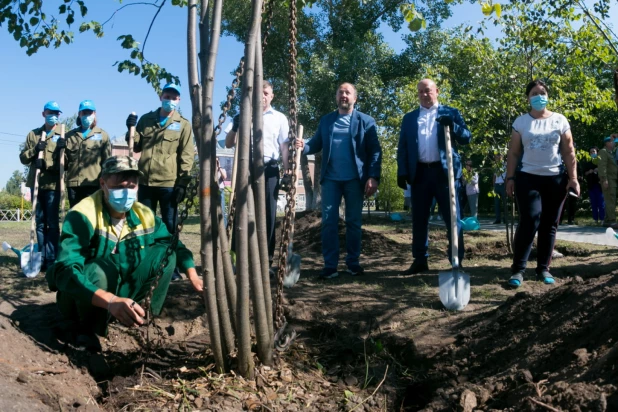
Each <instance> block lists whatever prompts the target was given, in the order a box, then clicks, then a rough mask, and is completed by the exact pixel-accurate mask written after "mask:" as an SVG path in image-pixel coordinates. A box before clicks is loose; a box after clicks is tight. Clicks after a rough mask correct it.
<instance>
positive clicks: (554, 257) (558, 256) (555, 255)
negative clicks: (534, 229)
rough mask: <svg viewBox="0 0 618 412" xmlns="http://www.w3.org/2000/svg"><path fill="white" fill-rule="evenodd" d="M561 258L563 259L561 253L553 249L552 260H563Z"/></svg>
mask: <svg viewBox="0 0 618 412" xmlns="http://www.w3.org/2000/svg"><path fill="white" fill-rule="evenodd" d="M563 257H564V255H563V254H562V253H560V252H558V251H557V250H555V249H554V250H553V252H551V258H552V259H560V258H563Z"/></svg>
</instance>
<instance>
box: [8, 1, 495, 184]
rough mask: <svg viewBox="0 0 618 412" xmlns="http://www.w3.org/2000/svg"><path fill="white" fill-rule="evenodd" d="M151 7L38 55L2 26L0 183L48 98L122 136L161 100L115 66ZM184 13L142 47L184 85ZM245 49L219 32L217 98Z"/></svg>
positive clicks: (95, 9)
mask: <svg viewBox="0 0 618 412" xmlns="http://www.w3.org/2000/svg"><path fill="white" fill-rule="evenodd" d="M87 4H88V7H89V11H88V16H87V17H89V18H92V19H94V20H98V21H104V20H106V19H107V18H108V17H109V16H111V15H112V14H113V12H114V11H115V10H116V9H117V8H118V3H117V2H115V1H109V0H108V1H101V0H99V1H96V2H95V1H90V2H88V3H87ZM124 4H126V2H125V3H124ZM154 12H155V8H154V7H152V6H133V7H128V8H126V9H124V10H122V11H120V12H119V13H117V14H116V16H115V17H114V18H113V19H112V20H111V21H110V22H109V23H108V24H107V25H106V26H105V36H104V37H103V38H101V39H97V38H96V37H95V36H94V34H92V33H83V34H79V33H76V35H75V41H74V43H72V44H70V45H63V46H61V47H60V48H58V49H53V48H50V49H40V50H39V52H38V53H36V54H35V55H33V56H27V55H26V53H25V49H22V48H20V47H19V44H18V43H17V42H16V41H14V40H13V38H12V36H10V35H9V34H8V32H7V30H6V27H5V26H3V27H1V28H0V44H1V45H2V52H3V53H2V54H3V58H2V59H0V73H1V74H2V81H3V82H4V84H3V90H4V93H3V94H4V96H5V103H4V105H3V106H4V107H3V110H2V111H0V113H1V114H0V164H1V165H2V167H1V168H0V187H2V188H3V187H4V185H5V184H6V181H7V180H8V179H9V177H10V176H11V175H12V173H13V171H14V170H23V166H22V165H21V163H20V162H19V148H18V146H19V144H20V143H21V142H23V141H24V140H25V136H26V135H27V133H28V132H29V131H30V130H32V129H33V128H36V127H39V126H41V125H42V124H43V118H42V116H41V112H42V109H43V105H44V103H45V102H47V101H49V100H56V101H58V103H59V104H60V107H61V108H62V110H63V112H64V113H63V115H65V116H70V115H73V114H74V113H76V112H77V108H78V105H79V102H80V101H82V100H84V99H91V100H93V101H94V102H95V104H96V107H97V117H98V124H99V125H100V126H101V127H102V128H103V129H104V130H106V131H107V132H108V133H109V134H110V136H122V135H124V133H125V131H126V127H125V120H126V117H127V115H128V114H129V113H130V112H132V111H135V112H136V113H137V114H138V115H142V114H144V113H147V112H149V111H151V110H153V109H155V108H157V107H158V106H159V104H160V102H159V100H158V96H157V95H156V93H155V92H154V90H153V89H152V87H151V86H150V85H148V84H147V83H146V82H145V81H144V80H143V79H142V78H141V77H136V76H133V75H130V74H127V73H118V71H117V69H116V67H113V66H112V64H113V63H114V62H116V61H118V60H124V59H125V58H127V57H128V51H127V50H124V49H122V48H121V47H120V45H119V42H118V41H117V40H116V38H117V37H118V36H120V35H122V34H129V33H131V34H133V36H134V37H135V39H136V40H138V41H141V40H142V39H143V37H144V36H145V34H146V31H147V29H148V25H149V24H150V21H151V16H152V15H153V14H154ZM482 19H483V15H482V13H481V11H480V6H479V5H478V4H473V5H471V4H464V5H460V6H456V8H455V11H454V15H453V17H452V18H451V19H450V20H449V21H448V22H447V26H455V25H458V24H461V23H464V22H465V23H471V24H475V23H477V22H478V21H480V20H482ZM186 20H187V18H186V9H184V8H183V9H181V8H179V7H173V6H171V5H169V4H166V5H165V6H164V9H163V10H162V12H161V14H160V15H159V18H158V19H157V21H156V22H155V24H154V26H153V29H152V32H151V34H150V37H149V39H148V42H147V45H146V50H145V56H146V58H147V59H148V60H150V61H152V62H156V63H159V64H160V65H162V66H163V67H165V68H167V69H168V71H170V72H172V73H174V74H176V75H178V76H180V79H181V83H182V86H183V87H185V86H186V84H187V66H186V65H187V63H186V60H187V57H186V40H185V38H186V35H185V32H186ZM77 29H78V26H77V25H76V26H75V27H73V30H74V31H76V32H77ZM406 33H407V29H404V30H402V32H400V33H393V32H392V31H390V30H389V29H388V28H384V30H383V34H384V36H385V39H386V40H387V41H388V42H389V44H390V45H391V46H392V47H393V48H394V49H395V50H401V48H403V46H404V43H403V41H402V40H401V36H402V35H404V34H406ZM486 35H488V36H493V37H495V36H497V35H499V31H498V29H496V28H494V27H492V28H491V29H490V30H489V31H488V32H486ZM242 54H243V45H242V44H241V43H238V42H237V41H236V40H234V39H232V38H228V37H224V38H222V39H221V41H220V46H219V56H218V59H217V68H216V74H215V95H214V101H215V102H216V103H217V105H218V104H219V102H221V101H222V100H223V99H224V98H225V93H226V89H225V87H226V85H229V84H230V82H231V74H230V72H231V71H232V70H234V69H235V67H236V65H237V64H238V60H239V59H240V57H241V55H242ZM184 91H186V89H184V88H183V92H184ZM181 98H182V101H181V109H182V111H183V113H184V115H185V117H187V118H189V119H190V114H191V104H190V100H189V97H188V95H187V94H186V93H183V94H182V96H181ZM216 115H217V116H218V110H216Z"/></svg>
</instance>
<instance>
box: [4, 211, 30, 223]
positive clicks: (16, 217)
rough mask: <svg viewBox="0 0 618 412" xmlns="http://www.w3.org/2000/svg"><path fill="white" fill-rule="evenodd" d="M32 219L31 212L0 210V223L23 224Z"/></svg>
mask: <svg viewBox="0 0 618 412" xmlns="http://www.w3.org/2000/svg"><path fill="white" fill-rule="evenodd" d="M31 218H32V210H24V211H23V212H22V210H21V209H8V210H0V222H23V221H26V220H30V219H31Z"/></svg>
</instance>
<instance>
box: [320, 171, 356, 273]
mask: <svg viewBox="0 0 618 412" xmlns="http://www.w3.org/2000/svg"><path fill="white" fill-rule="evenodd" d="M363 197H364V187H363V185H362V183H361V181H360V180H359V179H354V180H344V181H337V180H330V179H327V178H325V179H324V180H323V181H322V254H323V255H324V268H325V269H335V270H336V269H337V266H338V264H339V206H340V205H341V198H344V199H345V226H346V232H345V239H346V251H347V256H346V259H345V263H346V265H347V266H348V267H350V266H358V265H359V261H358V258H359V257H360V252H361V223H362V211H363Z"/></svg>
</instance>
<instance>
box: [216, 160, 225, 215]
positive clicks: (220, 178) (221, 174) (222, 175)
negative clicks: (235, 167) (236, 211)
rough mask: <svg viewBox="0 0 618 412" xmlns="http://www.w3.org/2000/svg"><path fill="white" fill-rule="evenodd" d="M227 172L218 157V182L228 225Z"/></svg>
mask: <svg viewBox="0 0 618 412" xmlns="http://www.w3.org/2000/svg"><path fill="white" fill-rule="evenodd" d="M226 179H227V172H226V171H225V169H224V168H222V167H221V163H219V158H218V157H217V183H218V184H219V194H220V195H221V212H222V213H223V223H225V226H226V227H227V211H226V210H225V180H226Z"/></svg>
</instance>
